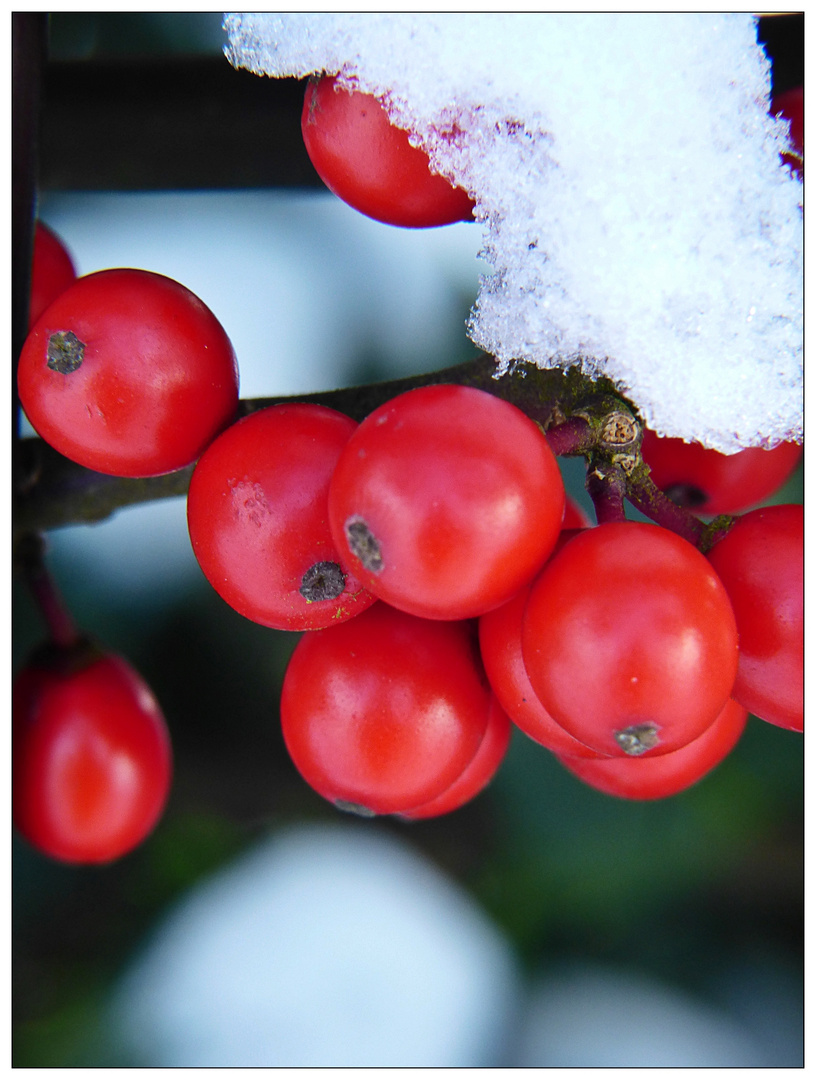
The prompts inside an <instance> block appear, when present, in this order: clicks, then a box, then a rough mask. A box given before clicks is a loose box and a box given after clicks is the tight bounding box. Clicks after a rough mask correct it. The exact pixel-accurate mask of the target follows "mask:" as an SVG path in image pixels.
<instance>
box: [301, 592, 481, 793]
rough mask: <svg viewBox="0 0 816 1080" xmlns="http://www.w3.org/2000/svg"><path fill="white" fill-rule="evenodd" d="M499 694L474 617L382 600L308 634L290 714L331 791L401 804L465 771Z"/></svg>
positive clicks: (304, 764)
mask: <svg viewBox="0 0 816 1080" xmlns="http://www.w3.org/2000/svg"><path fill="white" fill-rule="evenodd" d="M490 701H491V693H490V687H489V685H488V683H487V679H486V678H485V677H484V672H483V671H482V668H481V664H480V661H479V657H478V650H477V645H476V641H475V633H474V629H473V627H472V625H470V624H469V623H463V622H438V621H431V620H428V619H419V618H417V617H416V616H414V615H407V614H405V613H404V612H401V611H397V610H396V609H394V608H391V607H388V606H387V605H386V604H374V606H373V607H370V608H369V609H368V610H367V611H364V612H363V613H362V615H358V616H357V618H355V619H349V621H348V622H345V623H341V624H340V625H339V626H332V627H330V628H329V629H327V630H315V631H314V632H313V633H311V634H304V636H303V637H302V638H301V639H300V641H299V642H298V644H297V646H296V648H295V651H294V653H293V654H292V658H291V660H290V662H289V666H288V668H287V671H286V676H285V678H284V682H283V693H282V696H281V724H282V728H283V737H284V740H285V742H286V746H287V748H288V750H289V753H290V755H291V757H292V760H293V762H294V763H295V766H296V767H297V769H298V770H299V772H300V773H301V775H302V776H303V778H304V779H305V780H306V782H307V783H308V784H310V785H311V786H312V787H313V788H314V789H315V791H317V792H319V794H321V795H322V796H323V797H324V798H326V799H329V800H330V801H331V802H334V803H336V804H338V805H339V806H340V807H341V808H342V809H348V810H356V811H358V812H361V813H366V814H401V813H405V812H406V811H410V810H412V809H414V808H416V807H419V806H422V805H424V804H425V803H428V802H430V801H431V800H432V799H435V798H437V796H439V795H441V794H442V793H443V792H444V791H447V789H448V788H450V786H451V784H453V783H454V781H455V780H457V779H458V778H459V777H460V776H461V775H462V773H463V772H464V770H465V768H466V767H467V766H468V764H469V763H470V762H471V761H472V760H473V758H474V757H475V756H476V752H477V751H478V749H479V746H480V745H481V742H482V739H483V738H484V735H485V731H486V730H487V719H488V713H489V710H490Z"/></svg>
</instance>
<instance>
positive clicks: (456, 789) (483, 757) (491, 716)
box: [400, 697, 512, 821]
mask: <svg viewBox="0 0 816 1080" xmlns="http://www.w3.org/2000/svg"><path fill="white" fill-rule="evenodd" d="M511 733H512V724H511V723H510V719H509V717H508V716H507V714H506V713H505V711H504V710H503V709H502V707H501V706H500V705H499V703H498V701H497V700H496V698H495V697H493V698H491V701H490V710H489V713H488V717H487V731H486V732H485V734H484V738H483V739H482V741H481V744H480V746H479V749H478V750H477V751H476V757H475V758H474V759H473V760H472V761H471V763H470V764H469V765H468V766H467V767H466V768H465V771H464V772H463V773H462V774H461V775H460V776H459V777H458V778H457V779H456V780H454V782H453V783H452V784H451V786H450V787H449V788H448V789H447V791H443V792H442V794H441V795H437V797H436V798H435V799H431V801H430V802H428V803H425V804H424V806H419V807H417V808H415V809H414V810H410V811H408V812H406V813H403V814H400V817H403V818H405V819H406V820H408V821H421V820H424V819H426V818H433V817H440V816H441V815H442V814H450V813H451V812H452V811H453V810H458V809H460V807H462V806H464V805H465V803H468V802H470V801H471V800H472V799H475V798H476V796H477V795H479V794H481V792H483V791H484V789H485V788H486V787H487V785H488V784H489V783H490V781H491V780H492V779H493V777H494V776H495V775H496V773H497V772H498V770H499V766H500V765H501V763H502V761H504V757H505V754H506V753H507V748H508V747H509V745H510V735H511Z"/></svg>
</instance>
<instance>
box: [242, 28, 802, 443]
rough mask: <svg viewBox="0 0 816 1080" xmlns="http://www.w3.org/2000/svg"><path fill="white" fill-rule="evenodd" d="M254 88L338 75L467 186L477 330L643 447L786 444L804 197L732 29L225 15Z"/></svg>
mask: <svg viewBox="0 0 816 1080" xmlns="http://www.w3.org/2000/svg"><path fill="white" fill-rule="evenodd" d="M225 28H226V30H227V33H228V35H229V38H230V45H229V46H228V47H227V49H226V50H225V51H226V53H227V56H228V57H229V59H230V60H231V62H232V63H233V64H235V65H236V66H240V67H246V68H249V69H250V70H252V71H254V72H256V73H258V74H262V73H263V74H267V75H273V76H285V75H297V76H305V75H308V74H311V73H313V72H321V71H326V72H329V73H333V74H334V73H339V74H340V82H341V83H343V82H345V83H346V84H348V85H353V86H358V87H359V88H360V89H362V90H365V91H367V92H369V93H373V94H376V95H377V96H378V97H381V98H382V99H383V101H384V103H385V105H386V108H387V109H388V111H389V113H390V115H391V117H392V118H393V119H394V121H395V122H396V123H398V124H399V126H401V127H404V128H407V129H408V130H410V131H411V132H412V133H413V136H414V138H415V141H416V142H417V143H419V144H420V145H422V146H424V147H425V149H426V150H427V151H428V152H429V154H430V156H431V160H432V161H433V162H434V164H435V166H436V168H437V169H438V171H439V172H441V173H443V175H446V176H448V177H449V178H450V179H452V180H453V181H455V182H456V183H458V184H460V185H461V186H462V187H465V188H467V190H468V191H469V192H470V193H471V195H472V196H474V198H475V199H476V202H477V216H478V218H479V220H480V222H481V223H482V225H483V226H484V237H483V244H484V252H485V257H486V259H487V261H488V262H489V263H490V264H491V266H492V267H493V271H494V272H493V274H492V275H491V276H485V277H484V278H483V280H482V286H481V292H480V295H479V298H478V302H477V305H476V308H475V311H474V315H473V319H472V324H471V333H472V336H473V340H474V341H475V342H477V344H479V345H480V346H481V347H482V348H484V349H486V350H487V351H489V352H492V353H494V354H495V355H496V357H497V359H498V361H499V367H500V370H502V371H504V370H506V369H507V368H508V367H510V366H512V363H513V361H516V360H530V361H532V362H534V363H536V364H538V365H539V366H541V367H553V366H557V365H568V364H571V363H575V362H576V361H579V360H580V361H581V363H582V364H583V366H584V367H585V369H586V370H587V371H588V372H589V373H591V374H594V373H603V374H606V375H608V376H609V377H611V378H613V379H614V380H616V381H617V382H618V384H619V385H620V387H621V389H622V390H623V391H624V392H625V393H626V394H627V395H628V396H630V397H631V398H632V399H633V400H634V401H635V403H636V404H637V405H638V407H639V408H640V409H641V411H642V413H643V415H644V419H645V420H646V421H647V423H648V424H649V426H650V427H652V428H653V429H654V430H655V431H657V432H658V433H659V434H663V435H672V436H679V437H681V438H685V439H688V440H698V441H701V442H704V443H707V444H708V445H709V446H711V447H713V448H715V449H718V450H721V451H723V452H725V453H733V452H735V451H736V450H738V449H740V448H742V447H745V446H763V445H764V446H770V445H774V444H775V443H776V442H779V441H782V440H784V439H791V438H800V437H801V434H802V363H803V341H802V334H803V229H802V214H801V207H800V203H801V200H802V186H801V183H800V182H799V180H798V179H796V178H795V177H794V176H792V174H791V173H790V170H789V169H788V168H787V167H786V166H784V165H782V164H781V162H780V158H779V154H780V151H782V150H784V149H785V148H787V146H788V137H789V136H788V125H787V122H784V121H781V120H776V119H774V118H772V117H769V116H768V107H769V95H770V62H769V60H768V58H767V57H766V55H765V53H764V51H763V49H762V47H761V46H760V45H759V44H758V42H757V37H756V19H755V18H754V17H753V16H751V15H750V14H748V13H743V14H740V13H726V14H713V13H677V12H675V13H660V14H658V13H646V14H642V13H628V14H621V13H594V14H575V13H560V14H555V13H536V14H521V13H518V12H516V13H512V14H504V15H501V14H497V13H473V12H470V13H443V14H439V13H428V12H423V13H421V14H417V13H411V14H404V13H391V12H389V13H379V14H368V13H366V14H362V13H354V14H350V13H336V12H328V13H327V12H320V13H317V14H316V13H302V12H298V13H290V14H283V15H281V14H271V13H247V12H244V13H229V14H227V16H226V18H225Z"/></svg>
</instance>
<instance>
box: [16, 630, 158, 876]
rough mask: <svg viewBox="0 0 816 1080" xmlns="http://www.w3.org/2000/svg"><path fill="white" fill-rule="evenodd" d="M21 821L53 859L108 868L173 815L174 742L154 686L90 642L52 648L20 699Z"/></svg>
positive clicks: (20, 679) (25, 678) (27, 673)
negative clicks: (166, 813) (168, 807)
mask: <svg viewBox="0 0 816 1080" xmlns="http://www.w3.org/2000/svg"><path fill="white" fill-rule="evenodd" d="M12 758H13V793H12V808H13V816H14V823H15V825H16V826H17V828H18V829H19V831H20V832H21V833H22V835H23V836H24V837H25V838H26V840H28V842H29V843H30V844H31V845H32V846H33V847H35V848H37V849H38V850H39V851H41V852H42V853H43V854H45V855H48V856H50V857H51V858H53V859H58V860H61V861H63V862H70V863H105V862H110V861H112V860H113V859H118V858H120V857H121V856H122V855H125V854H127V853H128V852H129V851H131V850H132V849H133V848H134V847H136V846H137V845H138V844H140V843H141V842H142V841H143V840H144V839H145V838H146V837H147V836H148V834H149V833H150V832H151V831H152V829H153V827H154V826H155V825H156V822H157V821H158V819H159V817H160V815H161V813H162V810H163V809H164V805H165V802H166V801H167V795H168V792H169V788H170V779H171V771H172V760H171V748H170V738H169V735H168V733H167V728H166V726H165V722H164V718H163V716H162V713H161V710H160V708H159V706H158V704H157V702H156V699H155V698H154V697H153V694H152V693H151V691H150V689H149V687H148V686H147V684H146V683H145V682H144V680H143V679H142V678H141V677H140V676H139V675H138V674H137V673H136V672H135V671H134V670H133V668H132V667H131V666H130V665H129V664H128V663H126V661H125V660H123V659H122V658H121V657H119V656H114V655H112V654H108V653H100V652H99V651H98V650H96V649H94V648H93V647H91V646H89V645H88V644H87V643H79V644H78V645H75V646H72V647H57V646H46V647H44V648H43V649H41V650H39V651H38V652H37V653H35V654H34V655H33V656H32V657H31V659H30V660H29V662H28V663H27V664H26V666H25V667H24V668H23V669H22V670H21V671H20V673H19V674H18V675H17V678H16V679H15V682H14V695H13V753H12Z"/></svg>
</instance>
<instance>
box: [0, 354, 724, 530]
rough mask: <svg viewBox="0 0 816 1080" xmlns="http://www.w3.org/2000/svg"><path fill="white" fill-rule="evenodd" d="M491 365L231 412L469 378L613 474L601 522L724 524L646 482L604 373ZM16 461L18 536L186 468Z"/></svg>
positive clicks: (164, 488)
mask: <svg viewBox="0 0 816 1080" xmlns="http://www.w3.org/2000/svg"><path fill="white" fill-rule="evenodd" d="M495 370H496V368H495V361H494V359H493V357H491V356H488V355H482V356H479V357H477V358H476V359H474V360H471V361H468V362H466V363H464V364H459V365H457V366H456V367H451V368H445V369H443V370H441V371H436V372H431V373H429V374H423V375H415V376H411V377H409V378H403V379H392V380H390V381H389V382H382V383H373V384H371V385H369V386H354V387H347V388H344V389H340V390H330V391H323V392H320V393H315V394H304V395H300V396H297V397H267V398H254V399H252V400H244V401H241V402H240V403H239V409H238V415H239V417H244V416H249V415H250V414H251V413H253V412H257V411H258V410H259V409H263V408H267V407H268V406H271V405H277V404H282V403H284V402H292V401H303V402H311V403H314V404H319V405H327V406H329V407H331V408H334V409H337V410H338V411H339V412H343V413H345V414H346V415H348V416H350V417H352V419H355V420H363V419H364V418H365V417H366V416H368V414H369V413H370V412H372V411H373V410H374V409H375V408H377V407H378V406H379V405H382V404H384V403H385V402H387V401H390V400H391V398H393V397H395V396H396V395H397V394H401V393H405V392H406V391H408V390H412V389H415V388H416V387H420V386H430V385H438V384H440V383H455V384H458V385H461V386H473V387H476V388H478V389H481V390H485V391H487V392H488V393H491V394H495V395H496V396H497V397H500V398H502V399H503V400H505V401H509V402H511V403H512V404H514V405H516V406H517V407H518V408H520V409H521V410H522V411H523V412H525V413H526V414H527V415H528V416H530V417H532V418H533V419H534V420H536V421H537V422H538V423H539V424H541V426H542V427H543V428H544V429H545V431H546V434H547V438H548V441H549V442H550V445H551V446H552V447H553V450H554V452H555V453H556V454H560V455H571V454H583V455H585V456H586V457H587V459H588V461H589V462H590V470H592V469H594V470H596V471H599V472H600V473H602V474H604V476H605V477H606V476H610V477H612V479H611V480H609V479H605V480H604V481H603V483H602V484H601V486H600V487H598V490H597V491H596V492H595V494H594V495H593V498H594V499H595V500H596V506H597V507H598V508H599V510H600V518H599V520H622V500H623V498H624V497H625V498H627V499H629V501H630V502H631V503H632V504H633V505H635V506H636V507H637V508H638V509H639V510H641V511H642V512H643V513H644V514H645V515H646V516H647V517H650V518H651V519H652V520H654V521H656V522H658V524H661V525H663V526H664V527H665V528H668V529H672V530H673V531H674V532H677V533H679V534H680V535H681V536H684V537H685V538H686V539H688V540H690V541H691V543H693V544H695V546H697V547H699V548H701V550H704V551H705V550H707V549H708V547H710V546H711V544H712V543H713V542H714V540H715V539H716V538H718V537H719V536H721V535H723V532H722V530H723V528H725V527H727V524H726V525H723V523H722V522H720V523H719V525H718V526H717V528H718V529H719V530H720V531H719V532H717V531H716V529H715V528H714V527H713V526H706V525H704V524H703V523H702V522H700V521H699V520H698V519H697V518H695V517H694V516H693V515H692V514H691V513H689V511H687V510H685V509H683V508H682V507H679V506H677V505H676V504H674V503H673V502H672V501H671V500H670V499H668V498H667V497H666V496H665V495H663V493H662V492H661V491H659V490H658V489H657V488H656V487H655V485H654V484H653V483H652V480H651V478H650V476H649V470H648V469H647V468H646V466H645V465H643V462H642V460H641V457H640V440H641V436H642V427H641V425H640V423H639V421H638V419H637V416H636V413H635V411H634V410H633V409H632V407H631V406H630V405H629V404H628V403H627V402H626V401H625V400H624V399H623V398H621V397H620V396H619V395H618V394H616V393H615V390H614V387H613V386H612V385H611V384H610V383H608V381H606V380H599V381H598V382H593V381H592V380H590V379H588V378H587V377H586V376H585V375H583V374H582V373H581V371H580V369H579V368H577V367H575V368H570V369H569V370H568V371H562V370H560V369H551V370H546V371H542V370H540V369H539V368H535V367H532V366H528V365H521V364H520V365H519V366H518V367H517V368H516V369H514V371H513V372H511V373H510V374H508V375H505V376H502V377H501V378H498V379H497V378H496V377H495ZM21 461H22V469H21V478H20V480H19V482H18V487H17V507H16V515H15V523H14V527H15V534H16V535H19V534H21V533H27V532H43V531H46V530H48V529H55V528H59V527H61V526H65V525H74V524H82V523H87V522H94V521H100V520H102V519H104V518H106V517H108V516H109V515H110V514H112V513H114V512H115V511H116V510H118V509H120V508H122V507H125V506H132V505H135V504H138V503H143V502H152V501H154V500H156V499H165V498H172V497H173V496H177V497H181V496H184V495H186V493H187V489H188V487H189V484H190V477H191V475H192V472H193V466H192V465H190V466H188V467H187V468H185V469H180V470H178V471H177V472H173V473H167V474H166V475H164V476H156V477H149V478H146V479H130V478H121V477H116V476H106V475H103V474H102V473H96V472H92V471H91V470H90V469H85V468H83V467H82V466H81V465H76V464H74V463H73V462H71V461H68V460H67V459H66V458H64V457H62V455H60V454H58V453H57V452H56V450H53V449H52V448H51V447H50V446H48V445H47V444H46V443H45V442H43V440H42V439H23V440H22V442H21ZM592 483H595V481H592ZM598 483H600V478H598ZM591 493H592V492H591Z"/></svg>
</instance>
